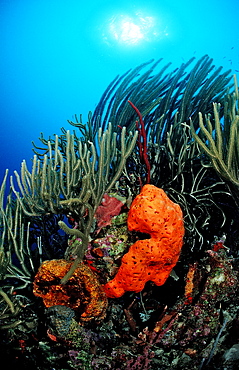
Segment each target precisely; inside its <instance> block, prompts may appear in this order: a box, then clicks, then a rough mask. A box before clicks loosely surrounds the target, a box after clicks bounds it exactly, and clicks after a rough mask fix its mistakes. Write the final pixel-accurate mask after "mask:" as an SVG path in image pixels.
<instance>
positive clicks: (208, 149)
mask: <svg viewBox="0 0 239 370" xmlns="http://www.w3.org/2000/svg"><path fill="white" fill-rule="evenodd" d="M238 104H239V100H238V87H237V82H236V79H235V92H234V93H232V94H228V95H227V96H226V98H225V108H224V120H223V121H222V122H220V110H221V105H220V104H218V103H214V104H213V113H214V115H213V119H214V125H213V122H212V117H211V116H210V115H206V116H205V122H206V124H205V123H204V119H203V114H202V113H199V127H200V133H199V134H198V133H196V131H195V128H194V125H193V123H192V122H191V125H190V127H191V131H192V135H193V137H194V139H195V140H196V141H197V143H198V144H199V145H200V147H201V148H202V149H203V150H204V151H205V153H206V154H207V155H208V157H209V158H210V161H211V163H212V165H213V167H214V168H215V170H216V171H217V172H218V174H219V175H220V176H222V177H223V178H224V179H225V180H226V181H229V182H231V183H232V184H233V185H235V186H237V187H238V186H239V171H238V167H239V147H238V127H239V111H238Z"/></svg>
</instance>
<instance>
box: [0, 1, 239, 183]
mask: <svg viewBox="0 0 239 370" xmlns="http://www.w3.org/2000/svg"><path fill="white" fill-rule="evenodd" d="M238 14H239V1H238V0H201V1H196V0H194V1H193V0H191V1H189V0H181V1H179V0H162V1H161V0H155V1H152V0H147V1H145V0H144V1H131V0H127V1H125V0H120V1H118V0H110V1H108V0H106V1H97V0H91V1H86V0H84V1H82V0H65V1H63V0H0V87H1V88H0V123H1V126H0V127H1V134H0V149H1V152H0V181H1V179H2V177H3V173H4V172H5V168H9V169H10V172H11V173H12V172H13V170H15V169H17V170H19V168H20V162H21V161H22V159H27V160H30V158H31V157H32V151H31V148H32V144H31V141H32V140H34V141H35V142H37V143H39V142H38V140H37V138H38V137H39V134H40V132H44V134H45V136H49V135H52V134H55V133H56V134H60V133H61V131H60V128H61V127H63V126H64V127H65V128H67V129H69V128H71V126H70V125H69V124H68V123H67V119H72V117H73V115H74V114H78V115H79V114H80V113H82V114H83V119H84V121H86V119H87V113H88V111H89V110H94V108H95V106H96V104H97V102H98V100H99V98H100V96H101V94H102V93H103V91H104V90H105V88H106V87H107V85H108V84H109V82H110V81H111V80H112V79H113V78H114V77H115V76H116V75H117V74H122V73H123V72H125V71H126V70H128V69H129V68H133V67H135V66H137V65H138V64H141V63H142V62H145V61H147V60H149V59H151V58H154V59H159V58H161V57H163V58H164V60H165V64H166V63H168V62H172V63H173V66H175V67H177V66H179V65H180V64H181V63H182V62H183V61H186V60H188V59H189V58H190V57H192V56H196V57H197V58H200V57H201V56H203V55H204V54H209V56H210V57H212V58H213V59H214V62H215V64H216V66H220V65H222V66H224V67H225V70H227V69H229V68H231V69H232V73H235V72H236V71H238V70H239V27H238Z"/></svg>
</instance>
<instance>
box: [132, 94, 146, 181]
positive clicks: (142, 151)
mask: <svg viewBox="0 0 239 370" xmlns="http://www.w3.org/2000/svg"><path fill="white" fill-rule="evenodd" d="M128 102H129V104H130V105H131V107H132V108H133V109H134V110H135V112H136V113H137V115H138V116H139V122H140V124H139V122H138V121H136V128H137V130H138V132H139V139H138V148H139V156H140V160H141V162H142V163H144V164H145V166H146V172H147V175H146V184H149V183H150V169H151V166H150V163H149V159H148V152H147V135H146V131H145V126H144V121H143V117H142V114H141V113H140V111H139V110H138V108H137V107H136V106H135V105H134V104H133V103H132V102H131V101H130V100H128Z"/></svg>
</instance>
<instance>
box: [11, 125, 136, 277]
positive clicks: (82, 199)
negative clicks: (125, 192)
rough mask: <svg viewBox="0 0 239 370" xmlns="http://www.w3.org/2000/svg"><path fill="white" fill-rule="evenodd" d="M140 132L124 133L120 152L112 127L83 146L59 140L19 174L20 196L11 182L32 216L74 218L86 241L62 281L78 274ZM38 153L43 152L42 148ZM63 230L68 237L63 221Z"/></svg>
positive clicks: (75, 141)
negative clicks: (99, 211)
mask: <svg viewBox="0 0 239 370" xmlns="http://www.w3.org/2000/svg"><path fill="white" fill-rule="evenodd" d="M137 136H138V133H137V132H135V134H134V135H133V134H132V133H131V132H129V133H128V134H127V135H126V128H125V127H123V128H122V131H121V136H120V139H121V147H120V150H119V148H116V133H115V132H113V131H112V128H111V124H109V126H108V129H107V130H106V131H105V132H102V129H99V130H98V136H97V138H95V139H94V141H95V143H93V142H88V143H83V141H82V140H80V139H79V138H77V137H75V135H71V134H70V132H69V131H68V132H67V133H66V140H65V142H63V143H62V142H61V145H60V147H59V141H60V139H59V137H58V136H56V137H55V141H52V140H48V141H46V142H45V141H44V139H42V141H43V143H45V145H46V148H45V154H44V157H43V159H41V160H40V159H38V158H37V155H35V156H34V159H33V165H32V171H31V172H30V171H29V170H28V168H27V165H26V162H25V161H23V162H22V169H21V176H20V175H19V174H18V173H17V172H16V171H15V176H16V179H17V184H18V187H19V189H20V193H21V195H20V194H19V192H17V190H16V189H15V185H14V182H13V178H12V177H11V185H12V189H13V191H14V193H15V195H16V197H17V199H18V202H19V203H20V204H21V207H22V208H23V211H24V213H25V214H26V215H28V216H36V215H39V214H42V213H48V212H52V213H63V214H65V215H68V214H69V213H71V214H73V216H74V220H75V224H76V225H77V227H76V228H75V230H73V231H72V233H73V232H75V233H76V232H78V236H79V237H80V238H81V239H82V250H81V251H80V250H79V253H78V258H77V260H76V261H75V263H74V266H73V267H72V269H71V272H70V273H69V274H68V275H67V277H66V278H65V279H64V280H63V281H62V282H64V283H66V281H67V279H69V277H70V276H71V274H72V273H73V272H74V269H75V268H76V267H77V264H78V262H79V261H80V260H81V259H82V256H83V255H84V252H85V251H86V248H87V245H88V240H89V234H90V230H91V227H92V224H93V220H94V214H95V212H96V210H97V208H98V206H99V205H100V203H101V200H102V197H103V195H104V194H105V193H107V192H109V191H110V189H111V188H112V187H113V186H114V185H115V183H116V181H117V180H118V178H119V177H120V175H121V174H122V171H123V169H124V167H125V164H126V160H127V158H128V157H129V155H130V154H131V152H132V151H133V149H134V146H135V143H136V140H137ZM38 149H39V148H38ZM60 226H61V227H62V228H63V229H64V230H65V231H67V232H68V233H69V234H70V233H71V232H70V231H69V228H67V226H66V225H64V222H63V221H61V223H60Z"/></svg>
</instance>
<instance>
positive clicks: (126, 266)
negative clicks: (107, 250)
mask: <svg viewBox="0 0 239 370" xmlns="http://www.w3.org/2000/svg"><path fill="white" fill-rule="evenodd" d="M128 228H129V230H135V231H140V232H142V233H147V234H150V236H151V238H150V239H144V240H138V241H137V242H136V243H134V244H133V245H132V246H131V247H130V249H129V252H128V253H126V254H125V255H124V256H123V258H122V262H121V266H120V268H119V270H118V272H117V274H116V276H115V277H114V279H113V280H111V281H109V282H108V283H107V284H105V286H104V291H105V293H106V295H107V296H108V297H110V298H117V297H121V296H122V295H123V294H124V293H125V292H126V291H133V292H140V291H141V290H142V289H143V288H144V285H145V283H146V282H147V281H152V282H154V283H155V284H156V285H163V284H164V283H165V281H166V280H167V278H168V276H169V275H170V272H171V271H172V269H173V267H174V266H175V265H176V263H177V261H178V258H179V255H180V251H181V248H182V245H183V236H184V225H183V215H182V210H181V208H180V206H179V205H178V204H175V203H173V202H172V201H171V200H170V199H169V198H168V196H167V195H166V193H165V192H164V191H163V190H162V189H159V188H157V187H156V186H154V185H149V184H147V185H144V186H143V188H142V190H141V192H140V194H139V195H137V197H136V198H135V199H134V201H133V202H132V205H131V207H130V210H129V215H128Z"/></svg>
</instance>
